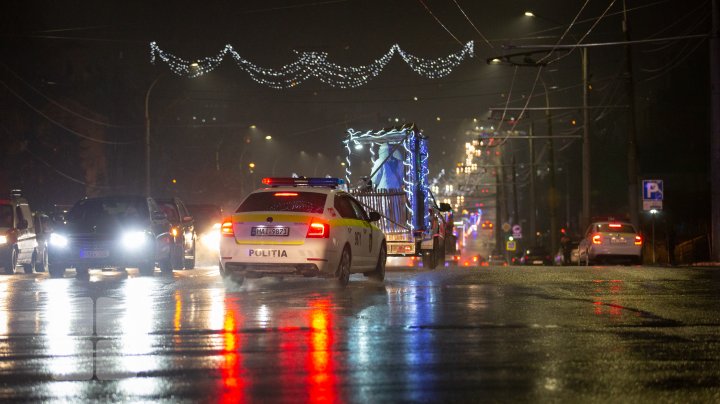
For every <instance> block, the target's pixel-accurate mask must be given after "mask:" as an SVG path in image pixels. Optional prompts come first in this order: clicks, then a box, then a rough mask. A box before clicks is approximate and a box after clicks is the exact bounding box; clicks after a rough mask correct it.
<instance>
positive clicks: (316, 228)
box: [305, 222, 330, 238]
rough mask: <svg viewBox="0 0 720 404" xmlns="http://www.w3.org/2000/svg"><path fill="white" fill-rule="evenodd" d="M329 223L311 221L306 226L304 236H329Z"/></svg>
mask: <svg viewBox="0 0 720 404" xmlns="http://www.w3.org/2000/svg"><path fill="white" fill-rule="evenodd" d="M329 237H330V225H329V224H327V223H318V222H312V223H310V226H309V227H308V231H307V235H305V238H329Z"/></svg>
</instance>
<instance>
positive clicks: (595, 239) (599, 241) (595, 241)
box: [592, 234, 602, 244]
mask: <svg viewBox="0 0 720 404" xmlns="http://www.w3.org/2000/svg"><path fill="white" fill-rule="evenodd" d="M592 242H593V244H602V236H600V235H599V234H596V235H594V236H593V237H592Z"/></svg>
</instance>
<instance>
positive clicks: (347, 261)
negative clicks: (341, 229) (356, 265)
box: [335, 246, 352, 287]
mask: <svg viewBox="0 0 720 404" xmlns="http://www.w3.org/2000/svg"><path fill="white" fill-rule="evenodd" d="M351 265H352V256H351V255H350V249H349V248H348V247H347V246H346V247H345V248H343V251H342V254H340V262H339V263H338V267H337V269H336V270H335V280H336V281H337V284H338V285H340V286H341V287H345V286H347V285H348V283H349V282H350V266H351Z"/></svg>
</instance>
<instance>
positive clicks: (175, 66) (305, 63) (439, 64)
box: [150, 41, 474, 89]
mask: <svg viewBox="0 0 720 404" xmlns="http://www.w3.org/2000/svg"><path fill="white" fill-rule="evenodd" d="M396 53H397V54H399V55H400V57H401V58H402V59H403V60H404V61H405V63H407V65H408V66H410V68H411V69H412V70H413V71H414V72H415V73H417V74H419V75H421V76H424V77H427V78H430V79H437V78H441V77H445V76H447V75H449V74H450V73H451V72H452V71H453V69H454V68H455V67H457V66H458V65H459V64H460V63H461V62H462V61H463V60H465V59H467V58H471V57H473V56H474V49H473V41H470V42H468V43H466V44H465V46H463V48H462V49H461V50H459V51H458V52H455V53H453V54H450V55H448V56H446V57H443V58H438V59H422V58H419V57H417V56H414V55H411V54H409V53H407V52H405V51H404V50H402V49H401V48H400V46H399V45H398V44H395V45H393V46H392V47H390V50H388V51H387V53H385V54H384V55H383V56H381V57H380V58H379V59H376V60H375V61H374V62H372V63H370V64H368V65H364V66H341V65H338V64H335V63H332V62H330V61H329V60H328V54H327V52H300V51H295V54H296V55H297V60H296V61H294V62H292V63H290V64H287V65H285V66H283V67H281V68H279V69H269V68H265V67H261V66H258V65H256V64H254V63H252V62H250V61H249V60H247V59H245V58H243V57H242V56H240V54H238V53H237V52H236V51H235V49H233V47H232V45H229V44H228V45H225V47H224V48H223V49H222V50H221V51H220V52H218V54H217V55H215V56H208V57H205V58H202V59H197V60H192V61H190V60H186V59H183V58H180V57H178V56H175V55H173V54H172V53H169V52H166V51H164V50H162V49H160V47H159V46H158V45H157V42H154V41H153V42H150V62H152V63H153V64H154V63H155V62H156V61H157V59H160V60H162V61H163V62H165V63H166V64H167V65H168V67H170V70H172V72H173V73H175V74H177V75H178V76H186V77H190V78H195V77H200V76H202V75H204V74H207V73H210V72H211V71H213V70H215V69H216V68H217V67H218V66H220V63H222V61H223V60H224V59H225V56H226V55H229V56H230V57H232V58H233V59H234V60H235V63H236V64H237V65H238V67H239V68H240V69H241V70H244V71H245V72H246V73H248V74H249V75H250V77H251V78H252V79H253V80H255V81H256V82H258V83H260V84H264V85H266V86H268V87H272V88H276V89H287V88H292V87H295V86H297V85H299V84H301V83H303V82H304V81H305V80H307V79H308V78H311V77H315V78H317V79H318V80H320V81H321V82H323V83H325V84H328V85H330V86H331V87H337V88H356V87H360V86H362V85H364V84H366V83H367V82H369V81H370V80H371V79H373V78H375V77H377V76H379V75H380V73H381V72H382V71H383V69H384V68H385V66H386V65H387V64H388V62H390V60H391V59H392V58H393V56H394V55H395V54H396Z"/></svg>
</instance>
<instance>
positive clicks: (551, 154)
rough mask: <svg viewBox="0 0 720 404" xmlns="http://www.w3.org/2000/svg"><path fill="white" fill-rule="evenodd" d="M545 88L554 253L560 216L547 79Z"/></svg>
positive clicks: (549, 192)
mask: <svg viewBox="0 0 720 404" xmlns="http://www.w3.org/2000/svg"><path fill="white" fill-rule="evenodd" d="M542 84H543V88H544V89H545V103H546V105H547V109H546V110H545V117H546V118H547V136H548V140H547V141H548V159H549V160H550V163H549V169H550V189H548V207H549V208H550V252H551V253H554V252H555V251H557V249H558V241H559V240H558V231H559V230H558V222H557V221H558V217H557V205H558V198H557V185H556V184H555V146H554V144H553V143H554V142H553V139H552V135H553V131H552V111H550V94H548V91H547V86H545V81H544V80H543V82H542Z"/></svg>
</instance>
